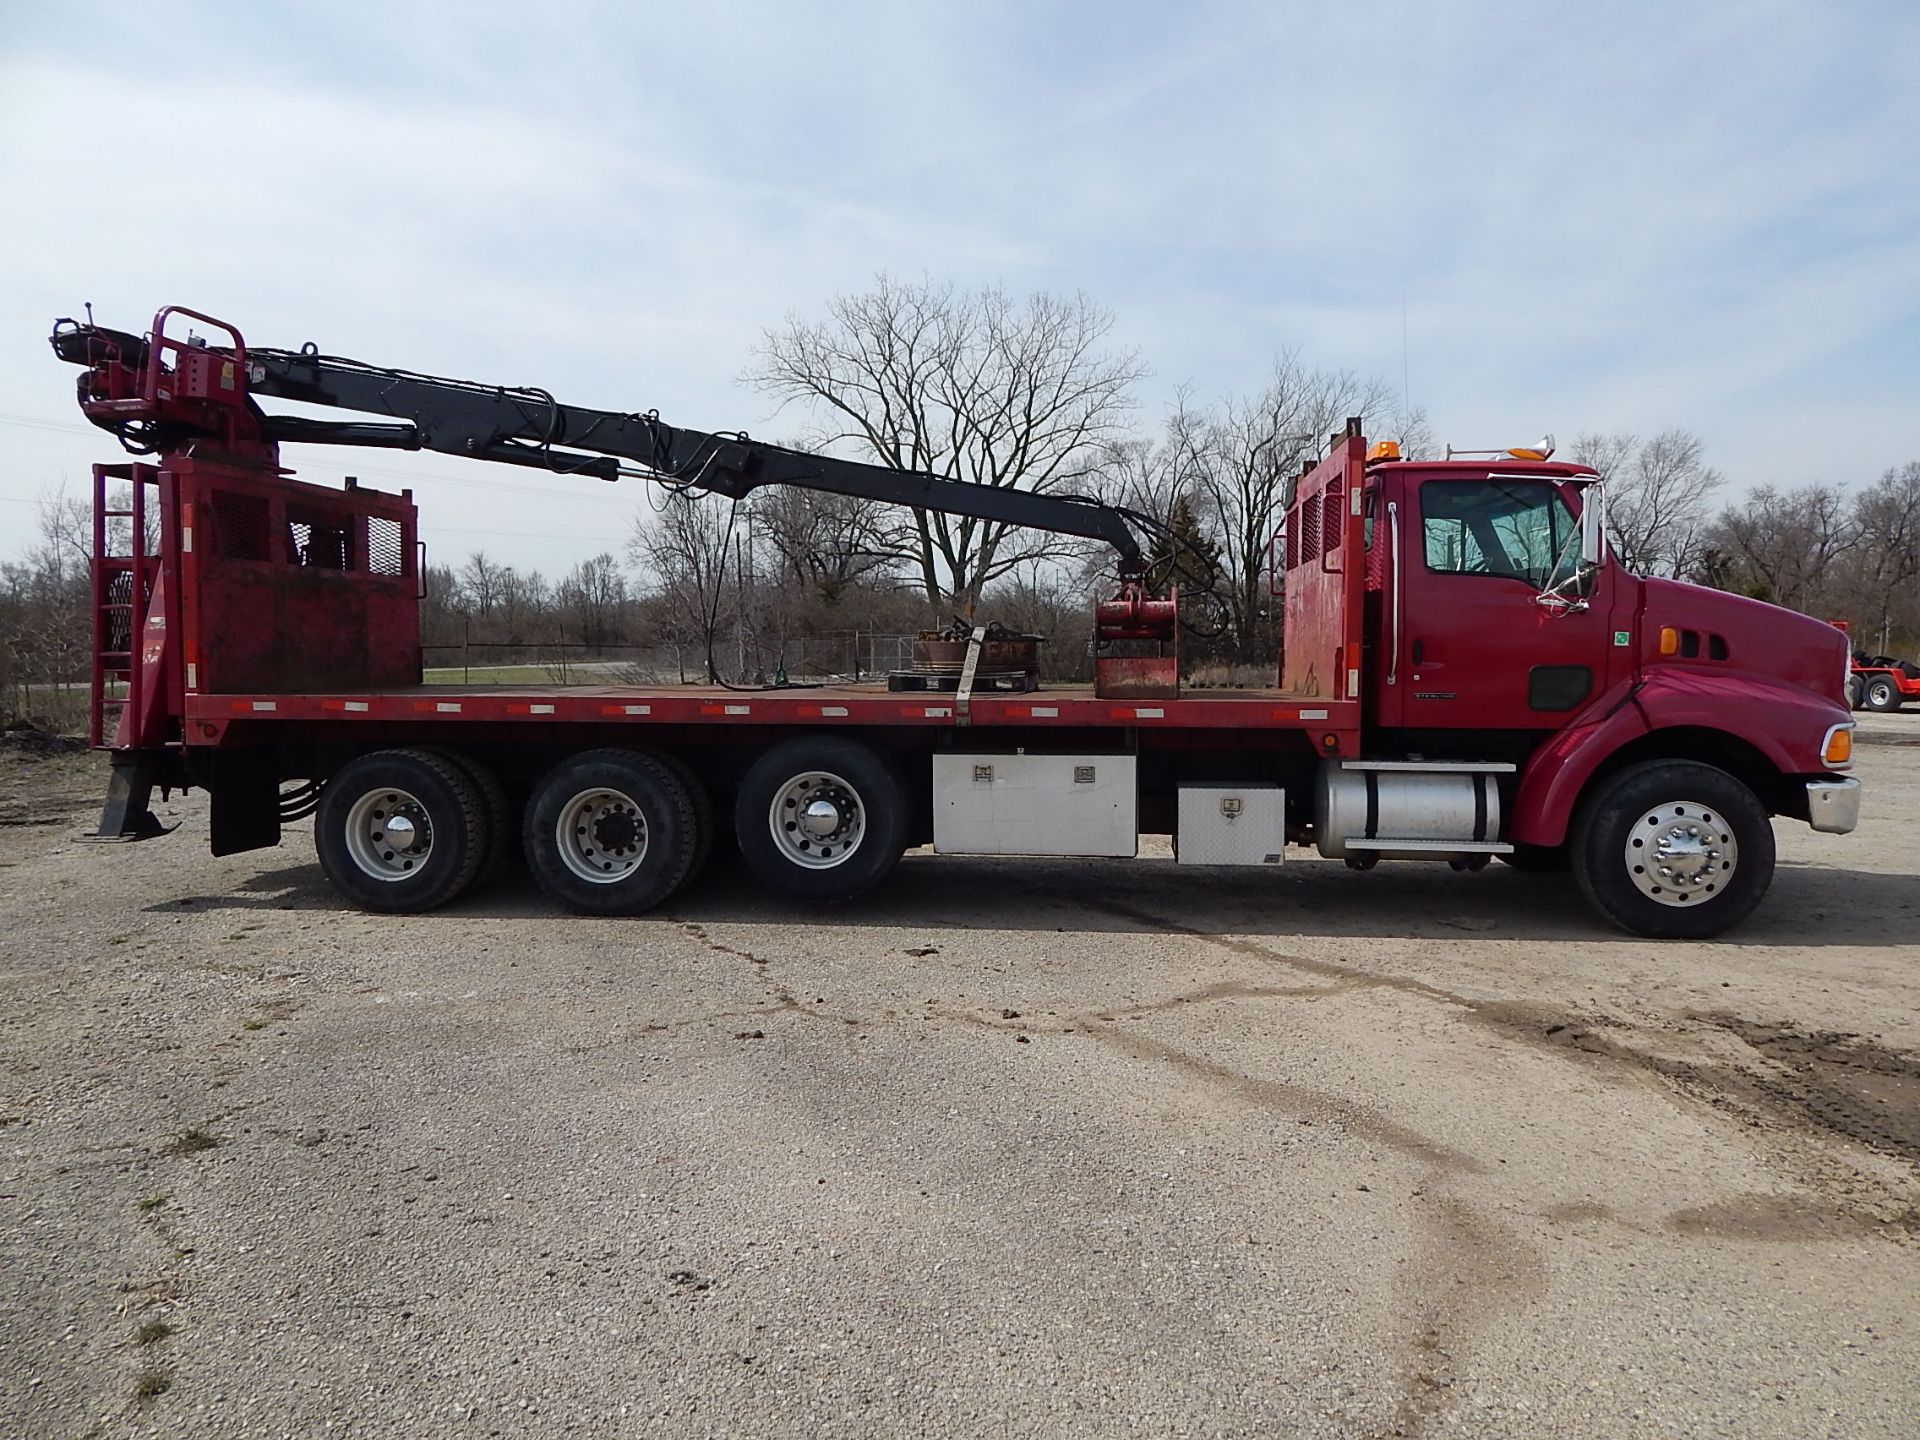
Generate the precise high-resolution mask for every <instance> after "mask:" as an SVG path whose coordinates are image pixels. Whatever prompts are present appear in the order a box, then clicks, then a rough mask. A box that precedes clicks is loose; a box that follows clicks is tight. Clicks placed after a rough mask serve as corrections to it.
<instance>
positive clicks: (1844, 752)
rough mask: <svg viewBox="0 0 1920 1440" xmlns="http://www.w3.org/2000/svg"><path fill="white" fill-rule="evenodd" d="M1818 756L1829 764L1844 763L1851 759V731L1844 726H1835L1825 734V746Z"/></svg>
mask: <svg viewBox="0 0 1920 1440" xmlns="http://www.w3.org/2000/svg"><path fill="white" fill-rule="evenodd" d="M1820 758H1821V759H1822V760H1824V761H1826V763H1827V764H1829V765H1845V764H1846V763H1847V762H1848V761H1850V760H1852V759H1853V731H1852V730H1850V729H1847V728H1846V727H1844V726H1836V727H1835V728H1834V732H1833V733H1832V734H1831V735H1829V736H1827V747H1826V749H1824V750H1822V751H1821V752H1820Z"/></svg>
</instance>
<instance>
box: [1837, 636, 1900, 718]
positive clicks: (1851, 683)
mask: <svg viewBox="0 0 1920 1440" xmlns="http://www.w3.org/2000/svg"><path fill="white" fill-rule="evenodd" d="M1833 628H1834V629H1836V630H1839V631H1841V632H1842V633H1845V632H1846V631H1848V630H1849V629H1850V628H1851V627H1850V626H1849V625H1848V623H1847V622H1846V621H1845V620H1835V621H1834V622H1833ZM1882 638H1883V639H1884V638H1885V637H1884V636H1883V637H1882ZM1909 700H1920V665H1916V664H1914V662H1913V661H1911V660H1899V659H1896V658H1894V657H1893V656H1891V655H1869V654H1868V653H1867V652H1866V651H1864V650H1855V651H1854V652H1853V653H1852V658H1851V660H1850V661H1849V663H1848V668H1847V708H1848V709H1851V710H1877V711H1881V712H1882V713H1885V712H1887V711H1892V710H1898V709H1899V708H1900V707H1901V706H1902V705H1904V704H1906V703H1907V701H1909Z"/></svg>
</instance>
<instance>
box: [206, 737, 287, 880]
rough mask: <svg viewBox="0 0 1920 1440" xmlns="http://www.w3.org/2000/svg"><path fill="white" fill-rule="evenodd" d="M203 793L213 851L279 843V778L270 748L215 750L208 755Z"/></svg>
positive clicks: (232, 852) (233, 851)
mask: <svg viewBox="0 0 1920 1440" xmlns="http://www.w3.org/2000/svg"><path fill="white" fill-rule="evenodd" d="M208 761H209V764H208V768H207V777H206V788H207V793H208V794H209V795H211V796H212V797H213V817H212V821H211V826H210V828H211V830H212V845H211V846H210V847H209V848H211V850H212V851H213V853H214V854H215V855H238V854H240V853H241V852H242V851H245V850H266V849H269V848H271V847H272V846H275V845H278V844H279V843H280V781H279V777H278V775H277V774H276V773H275V766H274V752H273V751H272V750H217V751H215V752H213V754H211V755H210V756H208Z"/></svg>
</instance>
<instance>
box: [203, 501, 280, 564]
mask: <svg viewBox="0 0 1920 1440" xmlns="http://www.w3.org/2000/svg"><path fill="white" fill-rule="evenodd" d="M270 523H271V522H270V521H269V520H268V517H267V502H266V500H265V499H264V498H262V497H260V496H257V495H241V494H237V493H235V492H233V491H228V490H222V491H216V492H215V493H214V496H213V552H214V554H216V555H218V556H219V557H220V558H221V559H223V560H267V559H270V558H272V557H271V556H270V555H269V554H268V548H269V547H268V543H267V534H268V530H269V528H270Z"/></svg>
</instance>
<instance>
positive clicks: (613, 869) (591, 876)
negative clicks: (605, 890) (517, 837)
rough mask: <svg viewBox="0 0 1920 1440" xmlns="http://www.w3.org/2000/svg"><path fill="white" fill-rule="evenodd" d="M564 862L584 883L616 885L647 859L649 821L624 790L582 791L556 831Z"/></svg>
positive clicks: (563, 813)
mask: <svg viewBox="0 0 1920 1440" xmlns="http://www.w3.org/2000/svg"><path fill="white" fill-rule="evenodd" d="M553 844H554V849H555V850H557V851H558V852H559V855H560V860H561V863H562V864H564V865H565V866H566V867H567V869H569V870H571V871H572V872H573V873H574V874H575V875H577V876H579V877H580V878H581V879H582V880H589V881H592V882H593V883H594V884H595V885H612V884H616V883H617V882H619V881H621V880H624V879H626V878H627V876H629V875H631V874H632V873H633V872H634V870H635V869H636V868H638V866H639V864H640V862H641V861H642V860H644V859H646V856H647V820H646V817H645V816H644V815H642V814H641V813H640V807H639V806H638V805H636V804H635V803H634V802H633V797H632V796H631V795H627V794H625V793H623V792H622V791H619V790H607V789H596V790H582V791H581V792H580V793H579V794H578V795H576V796H574V797H573V798H572V799H571V800H569V801H567V803H566V804H564V805H562V806H561V807H560V816H559V818H558V819H557V820H556V821H554V826H553Z"/></svg>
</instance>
